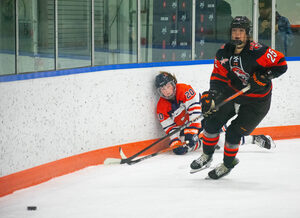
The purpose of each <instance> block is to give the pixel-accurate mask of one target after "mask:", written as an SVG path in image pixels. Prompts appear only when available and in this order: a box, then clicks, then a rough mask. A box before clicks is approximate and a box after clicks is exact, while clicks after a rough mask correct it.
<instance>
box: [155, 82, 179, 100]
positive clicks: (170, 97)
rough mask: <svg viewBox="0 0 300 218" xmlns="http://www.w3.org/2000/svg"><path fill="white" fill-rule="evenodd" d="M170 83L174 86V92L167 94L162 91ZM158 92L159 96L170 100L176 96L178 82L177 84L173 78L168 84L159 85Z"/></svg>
mask: <svg viewBox="0 0 300 218" xmlns="http://www.w3.org/2000/svg"><path fill="white" fill-rule="evenodd" d="M168 84H171V85H172V87H173V93H172V95H170V96H165V95H164V94H163V93H162V88H164V87H165V86H166V85H168ZM157 92H158V94H159V96H160V97H162V98H165V99H168V100H170V99H173V98H174V97H175V95H176V84H175V82H174V81H173V80H171V81H169V82H167V83H166V84H164V85H163V86H160V87H158V88H157Z"/></svg>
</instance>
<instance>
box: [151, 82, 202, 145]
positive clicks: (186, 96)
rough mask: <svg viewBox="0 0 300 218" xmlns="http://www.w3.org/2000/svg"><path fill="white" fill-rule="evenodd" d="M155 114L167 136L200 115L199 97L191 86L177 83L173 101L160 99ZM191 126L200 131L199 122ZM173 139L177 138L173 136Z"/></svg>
mask: <svg viewBox="0 0 300 218" xmlns="http://www.w3.org/2000/svg"><path fill="white" fill-rule="evenodd" d="M156 112H157V116H158V119H159V121H160V123H161V125H162V127H163V129H164V131H165V132H166V133H167V134H168V133H170V132H171V131H172V130H174V129H176V128H177V127H178V126H182V125H184V124H186V123H187V122H189V121H190V120H192V119H194V118H196V117H198V116H199V115H200V114H201V106H200V98H199V95H198V94H197V93H196V92H195V91H194V89H193V88H192V86H190V85H186V84H182V83H178V84H176V96H175V100H167V99H165V98H162V97H160V99H159V101H158V103H157V110H156ZM191 126H194V127H196V128H199V129H200V131H202V129H201V122H200V121H198V122H195V123H192V124H191ZM175 137H177V136H176V135H175V136H173V137H172V139H173V138H175Z"/></svg>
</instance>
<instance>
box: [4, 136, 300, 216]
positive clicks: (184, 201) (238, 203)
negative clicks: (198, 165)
mask: <svg viewBox="0 0 300 218" xmlns="http://www.w3.org/2000/svg"><path fill="white" fill-rule="evenodd" d="M276 144H277V147H276V148H275V149H273V150H266V149H263V148H260V147H258V146H256V145H243V146H241V147H240V151H239V153H238V158H239V159H240V163H239V165H237V166H236V168H234V169H233V170H232V172H231V174H229V175H228V176H227V177H224V178H222V179H220V180H216V181H213V180H205V177H206V176H207V173H208V170H204V171H201V172H198V173H195V174H190V173H189V164H190V163H191V162H192V160H194V159H195V158H198V157H199V155H200V151H198V152H193V153H190V154H187V155H185V156H175V155H173V154H172V153H167V154H160V155H158V156H156V157H153V158H150V159H147V160H144V161H142V162H140V163H138V164H135V165H132V166H129V165H110V166H104V165H101V166H95V167H89V168H86V169H84V170H81V171H78V172H75V173H72V174H69V175H66V176H62V177H59V178H55V179H52V180H50V181H48V182H46V183H43V184H40V185H37V186H34V187H30V188H27V189H23V190H20V191H17V192H15V193H13V194H11V195H8V196H5V197H2V198H0V217H1V218H12V217H13V218H26V217H30V218H32V217H38V218H54V217H55V218H69V217H70V218H86V217H101V218H106V217H107V218H115V217H120V218H127V217H128V218H129V217H130V218H134V217H139V218H143V217H151V218H156V217H159V218H160V217H163V218H165V217H172V218H174V217H176V218H177V217H180V218H182V217H186V218H193V217H197V218H208V217H213V218H219V217H225V218H227V217H228V218H229V217H230V218H241V217H249V218H250V217H251V218H254V217H255V218H259V217H263V218H268V217H271V218H276V217H278V218H279V217H280V218H299V217H300V139H293V140H280V141H276ZM222 158H223V154H222V151H218V152H216V153H215V155H214V161H213V164H212V166H215V165H217V164H218V163H220V162H221V161H222ZM27 206H37V210H36V211H28V210H27Z"/></svg>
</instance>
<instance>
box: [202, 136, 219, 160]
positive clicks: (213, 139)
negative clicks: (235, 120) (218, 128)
mask: <svg viewBox="0 0 300 218" xmlns="http://www.w3.org/2000/svg"><path fill="white" fill-rule="evenodd" d="M219 138H220V135H219V133H216V134H210V133H207V132H205V131H204V134H203V139H202V143H203V152H204V154H208V155H211V154H213V153H214V152H215V145H216V144H217V143H218V141H219Z"/></svg>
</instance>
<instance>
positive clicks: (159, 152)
mask: <svg viewBox="0 0 300 218" xmlns="http://www.w3.org/2000/svg"><path fill="white" fill-rule="evenodd" d="M185 144H188V141H186V142H183V143H182V144H181V145H175V146H172V147H168V148H166V149H163V150H160V151H158V152H156V153H153V154H149V155H147V156H144V157H141V158H139V159H136V160H132V161H130V162H128V164H129V165H132V164H135V163H138V162H141V161H143V160H146V159H148V158H151V157H155V156H156V155H158V154H161V153H164V152H167V151H171V150H173V149H175V148H178V147H181V146H183V145H185Z"/></svg>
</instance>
